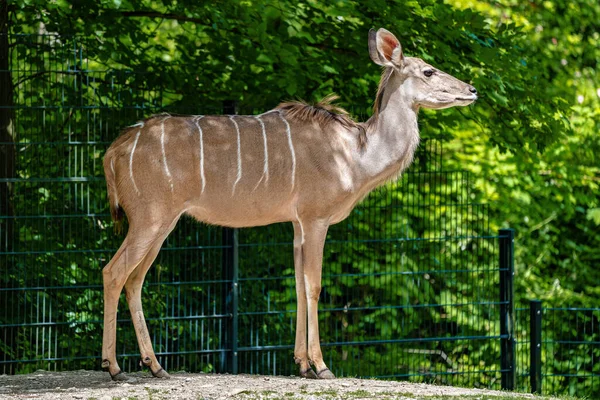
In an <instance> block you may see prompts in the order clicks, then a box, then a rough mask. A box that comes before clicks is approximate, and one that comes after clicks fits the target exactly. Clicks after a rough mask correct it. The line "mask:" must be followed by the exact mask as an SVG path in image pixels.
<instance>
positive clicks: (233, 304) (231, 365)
mask: <svg viewBox="0 0 600 400" xmlns="http://www.w3.org/2000/svg"><path fill="white" fill-rule="evenodd" d="M223 114H226V115H235V114H237V103H236V102H235V101H232V100H226V101H224V102H223ZM222 229H223V236H222V244H223V253H224V254H223V265H222V273H223V278H224V279H225V280H227V281H229V282H231V285H230V286H228V287H226V288H225V292H226V293H224V295H225V299H226V300H225V304H226V309H227V313H228V314H229V315H230V320H229V323H228V324H227V325H226V326H227V331H226V333H225V335H226V337H225V346H224V348H225V349H226V350H227V363H226V365H227V367H226V370H227V372H229V373H231V374H237V373H238V350H237V349H238V299H239V297H238V296H239V284H238V276H239V275H238V267H239V238H238V229H237V228H222Z"/></svg>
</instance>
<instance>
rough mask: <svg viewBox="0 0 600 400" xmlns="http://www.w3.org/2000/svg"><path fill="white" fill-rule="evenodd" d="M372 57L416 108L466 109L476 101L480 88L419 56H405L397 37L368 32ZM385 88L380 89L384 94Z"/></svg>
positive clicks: (388, 78)
mask: <svg viewBox="0 0 600 400" xmlns="http://www.w3.org/2000/svg"><path fill="white" fill-rule="evenodd" d="M369 54H370V56H371V59H372V60H373V61H374V62H375V63H376V64H378V65H381V66H383V67H386V68H387V69H388V72H387V73H388V74H389V75H387V76H384V79H387V81H388V82H389V83H390V84H391V83H392V81H396V84H398V85H400V86H402V88H403V94H404V96H406V97H408V98H409V99H410V101H412V105H413V106H414V107H424V108H433V109H441V108H448V107H454V106H466V105H469V104H471V103H472V102H474V101H475V100H477V89H475V88H474V87H473V86H471V85H469V84H467V83H465V82H462V81H460V80H458V79H456V78H455V77H453V76H452V75H449V74H447V73H445V72H443V71H440V70H439V69H437V68H434V67H432V66H431V65H429V64H427V63H426V62H425V61H423V60H421V59H420V58H416V57H404V54H403V53H402V46H401V45H400V42H399V41H398V39H396V37H395V36H394V35H393V34H392V33H391V32H388V31H387V30H385V29H383V28H382V29H379V30H378V31H377V32H375V30H373V29H371V30H370V31H369ZM382 89H385V88H380V91H381V94H383V90H382Z"/></svg>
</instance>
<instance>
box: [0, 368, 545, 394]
mask: <svg viewBox="0 0 600 400" xmlns="http://www.w3.org/2000/svg"><path fill="white" fill-rule="evenodd" d="M129 376H130V377H132V378H134V379H135V380H134V381H132V382H125V383H123V382H112V381H111V380H110V378H109V376H108V374H106V373H103V372H99V371H69V372H44V371H39V372H36V373H33V374H29V375H16V376H9V375H3V376H0V399H52V400H56V399H60V400H69V399H86V400H91V399H97V400H115V399H127V400H130V399H131V400H132V399H258V398H264V399H306V400H317V399H380V398H390V399H415V398H428V397H430V398H433V397H436V396H443V398H463V397H468V398H472V399H495V398H498V396H500V397H501V398H502V399H506V398H508V397H511V396H512V395H511V394H510V393H506V392H496V391H489V390H478V389H463V388H454V387H445V386H433V385H425V384H415V383H408V382H392V381H378V380H363V379H352V378H341V379H335V380H307V379H303V378H298V377H267V376H257V375H216V374H187V373H176V374H173V375H172V378H171V379H156V378H152V377H151V376H150V374H148V373H135V374H130V375H129ZM446 396H448V397H446ZM453 396H456V397H453ZM515 398H516V397H515ZM518 398H519V399H523V398H533V396H529V395H524V394H519V395H518Z"/></svg>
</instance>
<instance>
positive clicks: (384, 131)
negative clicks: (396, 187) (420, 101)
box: [360, 82, 419, 187]
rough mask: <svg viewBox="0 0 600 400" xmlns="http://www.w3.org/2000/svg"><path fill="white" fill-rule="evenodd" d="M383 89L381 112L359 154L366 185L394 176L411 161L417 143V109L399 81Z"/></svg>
mask: <svg viewBox="0 0 600 400" xmlns="http://www.w3.org/2000/svg"><path fill="white" fill-rule="evenodd" d="M394 83H395V84H393V83H392V84H390V85H388V87H387V88H386V93H384V96H383V99H382V100H383V101H382V107H381V111H380V113H379V116H378V117H377V120H376V122H375V124H376V125H375V126H374V127H372V128H371V129H372V130H373V131H372V132H371V134H370V135H369V142H368V144H367V149H366V150H365V152H364V153H363V154H361V157H360V164H361V165H362V169H363V172H364V173H365V178H366V181H367V182H366V184H367V185H369V186H371V187H376V186H380V185H382V184H384V183H385V182H387V181H389V180H391V179H397V177H398V176H399V175H400V173H401V172H402V171H403V170H405V169H406V168H407V167H408V166H409V165H410V163H411V162H412V160H413V155H414V152H415V150H416V148H417V146H418V144H419V126H418V123H417V114H418V109H417V108H415V107H413V106H412V99H411V98H410V90H409V89H407V88H406V87H404V86H405V85H403V84H402V82H394Z"/></svg>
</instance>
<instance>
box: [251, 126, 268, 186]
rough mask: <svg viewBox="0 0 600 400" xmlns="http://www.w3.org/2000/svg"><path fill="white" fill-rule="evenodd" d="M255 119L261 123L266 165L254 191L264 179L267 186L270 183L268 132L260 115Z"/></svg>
mask: <svg viewBox="0 0 600 400" xmlns="http://www.w3.org/2000/svg"><path fill="white" fill-rule="evenodd" d="M254 118H256V120H257V121H258V122H260V127H261V129H262V136H263V144H264V146H265V163H264V165H263V174H262V176H261V177H260V179H259V181H258V183H257V184H256V186H255V187H254V190H256V188H257V187H258V185H260V183H261V182H262V180H263V179H264V180H265V185H266V184H267V182H269V151H268V149H267V132H266V130H265V123H264V122H263V121H262V119H260V115H257V116H255V117H254Z"/></svg>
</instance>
